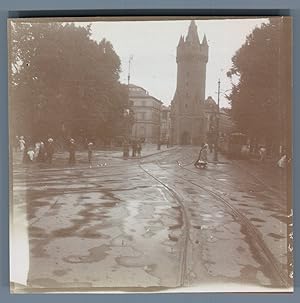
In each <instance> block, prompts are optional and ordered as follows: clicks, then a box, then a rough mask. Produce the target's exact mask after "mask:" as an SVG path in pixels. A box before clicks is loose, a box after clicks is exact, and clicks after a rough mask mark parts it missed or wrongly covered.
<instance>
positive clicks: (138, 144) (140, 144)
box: [136, 140, 142, 157]
mask: <svg viewBox="0 0 300 303" xmlns="http://www.w3.org/2000/svg"><path fill="white" fill-rule="evenodd" d="M136 152H137V155H138V157H141V153H142V142H141V140H139V141H138V142H137V145H136Z"/></svg>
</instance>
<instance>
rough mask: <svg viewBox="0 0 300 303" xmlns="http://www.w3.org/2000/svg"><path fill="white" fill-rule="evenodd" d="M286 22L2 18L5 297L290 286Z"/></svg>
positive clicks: (262, 19)
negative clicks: (5, 36) (6, 120)
mask: <svg viewBox="0 0 300 303" xmlns="http://www.w3.org/2000/svg"><path fill="white" fill-rule="evenodd" d="M291 21H292V20H291V18H290V17H217V18H214V17H196V16H195V17H143V18H142V17H110V18H108V17H106V18H102V17H99V18H75V19H74V18H72V19H70V18H59V19H57V18H32V19H10V20H8V46H9V47H8V49H9V50H8V58H9V65H8V70H9V83H8V87H9V138H10V144H9V150H10V282H11V292H13V293H46V292H74V293H80V292H100V293H101V292H112V293H120V292H291V291H293V256H292V255H293V223H292V222H293V208H292V196H291V194H292V178H291V176H292V151H291V146H292V142H291V138H292V128H291V125H292V121H291V111H292V96H291V88H292V78H291V68H292V62H291V61H292V60H291V59H292V56H291V46H292V30H291Z"/></svg>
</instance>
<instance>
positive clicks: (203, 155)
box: [194, 143, 208, 167]
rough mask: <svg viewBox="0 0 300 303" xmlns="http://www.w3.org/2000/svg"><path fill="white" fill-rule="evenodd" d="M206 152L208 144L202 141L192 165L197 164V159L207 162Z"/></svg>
mask: <svg viewBox="0 0 300 303" xmlns="http://www.w3.org/2000/svg"><path fill="white" fill-rule="evenodd" d="M207 153H208V144H206V143H203V144H202V145H201V149H200V152H199V155H198V158H197V160H196V162H195V163H194V166H195V167H197V166H198V165H199V161H201V162H203V163H207Z"/></svg>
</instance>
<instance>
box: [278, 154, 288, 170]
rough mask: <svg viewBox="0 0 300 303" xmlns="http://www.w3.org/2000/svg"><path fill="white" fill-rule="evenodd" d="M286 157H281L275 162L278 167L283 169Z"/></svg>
mask: <svg viewBox="0 0 300 303" xmlns="http://www.w3.org/2000/svg"><path fill="white" fill-rule="evenodd" d="M286 162H287V161H286V155H283V156H282V157H281V158H280V159H279V160H278V162H277V165H278V167H280V168H285V167H286Z"/></svg>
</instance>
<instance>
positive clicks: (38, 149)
mask: <svg viewBox="0 0 300 303" xmlns="http://www.w3.org/2000/svg"><path fill="white" fill-rule="evenodd" d="M40 147H41V142H36V143H35V146H34V159H37V158H38V156H39V153H40Z"/></svg>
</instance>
